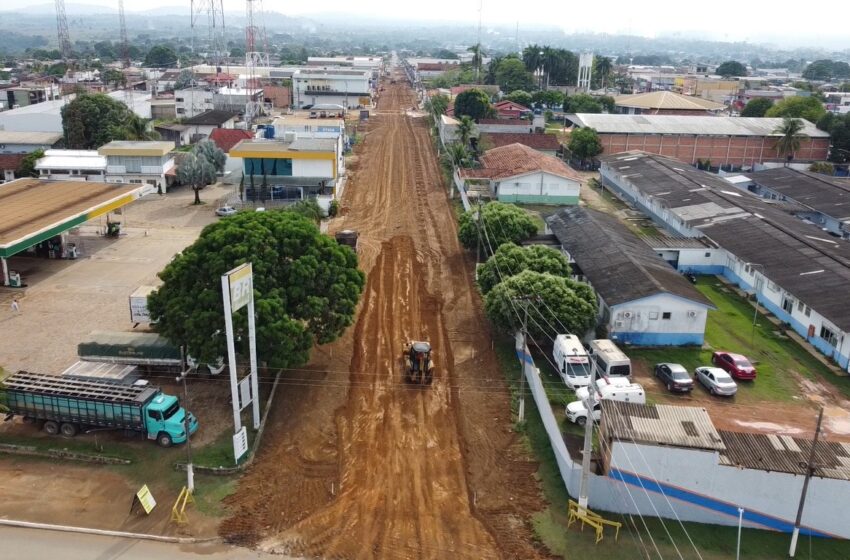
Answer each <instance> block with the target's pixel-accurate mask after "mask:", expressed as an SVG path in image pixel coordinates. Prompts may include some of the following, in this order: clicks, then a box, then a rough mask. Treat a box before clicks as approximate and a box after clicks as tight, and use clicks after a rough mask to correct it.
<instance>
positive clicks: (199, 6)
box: [191, 0, 224, 74]
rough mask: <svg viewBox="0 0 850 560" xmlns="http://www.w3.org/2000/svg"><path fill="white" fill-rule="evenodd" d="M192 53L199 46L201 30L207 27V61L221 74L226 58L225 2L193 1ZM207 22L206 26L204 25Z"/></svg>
mask: <svg viewBox="0 0 850 560" xmlns="http://www.w3.org/2000/svg"><path fill="white" fill-rule="evenodd" d="M191 10H192V16H191V25H192V52H193V53H195V50H196V48H197V47H198V45H197V44H196V41H197V40H198V35H199V33H198V31H199V28H200V29H203V28H204V27H206V31H207V33H206V35H207V37H206V40H205V43H206V45H204V46H205V48H206V50H207V59H208V60H209V62H210V63H211V64H212V65H213V66H215V72H216V74H220V73H221V66H222V64H221V61H222V57H223V56H224V55H223V53H224V3H223V0H191ZM204 20H206V25H205V24H204V23H203V22H204ZM195 54H196V53H195Z"/></svg>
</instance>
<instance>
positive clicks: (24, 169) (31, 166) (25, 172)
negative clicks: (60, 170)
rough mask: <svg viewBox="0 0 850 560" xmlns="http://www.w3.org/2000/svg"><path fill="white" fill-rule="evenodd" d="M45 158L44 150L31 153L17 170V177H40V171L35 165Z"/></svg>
mask: <svg viewBox="0 0 850 560" xmlns="http://www.w3.org/2000/svg"><path fill="white" fill-rule="evenodd" d="M43 157H44V150H42V149H41V148H39V149H37V150H36V151H34V152H30V153H28V154H27V155H25V156H24V159H22V160H21V164H20V166H19V167H18V169H17V170H15V177H38V171H36V169H35V164H36V163H37V162H38V160H40V159H41V158H43Z"/></svg>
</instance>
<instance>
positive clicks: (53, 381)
mask: <svg viewBox="0 0 850 560" xmlns="http://www.w3.org/2000/svg"><path fill="white" fill-rule="evenodd" d="M0 408H2V409H4V410H6V420H11V419H12V418H13V417H14V416H20V417H22V418H23V420H24V422H26V423H30V424H37V425H40V426H41V427H42V429H43V430H44V431H45V432H47V433H48V434H50V435H55V434H62V435H64V436H66V437H73V436H75V435H77V433H79V432H80V431H88V430H92V429H113V430H123V431H126V432H141V433H142V434H144V435H145V437H146V438H147V439H150V440H156V442H157V443H158V444H159V445H161V446H162V447H169V446H170V445H172V444H174V443H184V442H185V441H186V438H187V436H186V426H187V425H188V427H189V433H190V434H193V433H195V431H197V429H198V420H197V418H195V417H194V416H193V415H192V414H191V413H190V412H188V411H187V410H185V409H183V408H182V407H181V406H180V400H179V399H178V398H177V397H175V396H172V395H167V394H165V393H163V392H162V391H160V389H159V388H158V387H150V386H147V385H121V384H117V383H103V382H97V381H85V380H80V379H70V378H68V377H62V376H57V375H46V374H43V373H30V372H26V371H19V372H17V373H15V374H14V375H11V376H9V377H7V378H6V379H4V380H3V381H2V382H0ZM187 419H188V422H187Z"/></svg>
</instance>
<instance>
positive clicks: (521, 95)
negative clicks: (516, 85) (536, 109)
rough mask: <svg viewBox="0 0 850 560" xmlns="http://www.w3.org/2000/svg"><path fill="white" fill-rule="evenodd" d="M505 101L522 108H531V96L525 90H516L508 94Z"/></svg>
mask: <svg viewBox="0 0 850 560" xmlns="http://www.w3.org/2000/svg"><path fill="white" fill-rule="evenodd" d="M505 99H507V100H508V101H513V102H514V103H519V104H520V105H522V106H523V107H526V108H529V109H530V108H531V102H532V97H531V94H530V93H528V92H527V91H525V90H522V89H517V90H514V91H512V92H510V93H509V94H508V95H506V96H505Z"/></svg>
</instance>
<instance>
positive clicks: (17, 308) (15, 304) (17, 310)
mask: <svg viewBox="0 0 850 560" xmlns="http://www.w3.org/2000/svg"><path fill="white" fill-rule="evenodd" d="M20 312H21V306H20V304H19V303H18V298H14V299H12V313H20Z"/></svg>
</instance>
